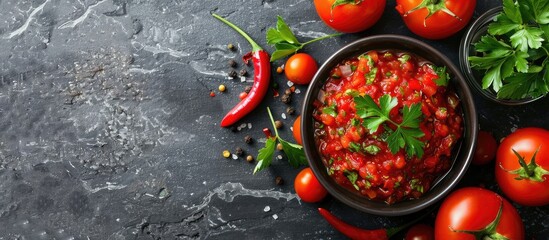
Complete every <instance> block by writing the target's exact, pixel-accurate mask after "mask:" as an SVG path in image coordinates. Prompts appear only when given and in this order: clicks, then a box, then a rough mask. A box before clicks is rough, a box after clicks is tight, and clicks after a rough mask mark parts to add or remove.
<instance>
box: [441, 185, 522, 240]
mask: <svg viewBox="0 0 549 240" xmlns="http://www.w3.org/2000/svg"><path fill="white" fill-rule="evenodd" d="M500 211H501V214H498V213H499V212H500ZM498 215H499V216H498ZM490 225H495V226H493V228H491V227H490ZM473 234H479V238H475V235H473ZM498 235H501V236H504V237H506V239H516V240H521V239H524V225H523V223H522V219H521V218H520V215H519V214H518V212H517V210H516V209H515V208H514V207H513V205H511V204H510V203H509V202H508V201H507V200H505V199H504V198H502V197H501V196H499V195H498V194H496V193H494V192H492V191H490V190H486V189H483V188H478V187H466V188H462V189H458V190H456V191H454V192H453V193H451V194H450V195H449V196H448V197H446V199H444V202H442V205H441V206H440V208H439V210H438V214H437V217H436V220H435V239H445V240H452V239H459V240H475V239H504V238H501V236H498ZM496 236H498V237H500V238H495V237H496Z"/></svg>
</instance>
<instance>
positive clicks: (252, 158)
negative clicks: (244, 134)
mask: <svg viewBox="0 0 549 240" xmlns="http://www.w3.org/2000/svg"><path fill="white" fill-rule="evenodd" d="M246 161H247V162H249V163H251V162H253V161H254V157H253V156H252V155H248V156H247V157H246Z"/></svg>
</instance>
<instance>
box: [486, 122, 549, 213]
mask: <svg viewBox="0 0 549 240" xmlns="http://www.w3.org/2000/svg"><path fill="white" fill-rule="evenodd" d="M496 181H497V183H498V185H499V187H500V188H501V190H502V191H503V193H505V195H506V196H507V197H508V198H509V199H511V200H513V201H515V202H517V203H519V204H521V205H525V206H543V205H547V204H549V131H547V130H545V129H542V128H534V127H531V128H521V129H518V130H516V131H515V132H513V133H511V134H510V135H509V136H507V137H506V138H505V139H503V141H502V142H501V144H500V146H499V148H498V151H497V156H496Z"/></svg>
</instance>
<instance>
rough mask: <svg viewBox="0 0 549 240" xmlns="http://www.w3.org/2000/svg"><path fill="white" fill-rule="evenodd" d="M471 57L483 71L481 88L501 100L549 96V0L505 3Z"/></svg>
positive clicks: (508, 0)
mask: <svg viewBox="0 0 549 240" xmlns="http://www.w3.org/2000/svg"><path fill="white" fill-rule="evenodd" d="M474 47H475V50H476V51H477V52H479V53H481V54H482V56H470V57H469V62H470V63H471V67H472V68H474V69H476V70H483V71H484V73H485V74H484V77H483V78H482V87H483V88H484V89H489V88H490V87H491V88H492V90H493V91H494V92H495V93H497V97H498V98H501V99H522V98H535V97H538V96H543V95H546V94H547V93H549V0H521V1H518V0H503V12H502V13H500V14H499V15H498V16H497V17H496V19H495V21H494V22H492V23H490V25H489V26H488V34H486V35H485V36H482V37H481V38H480V41H478V42H477V43H475V44H474Z"/></svg>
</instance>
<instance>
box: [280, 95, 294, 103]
mask: <svg viewBox="0 0 549 240" xmlns="http://www.w3.org/2000/svg"><path fill="white" fill-rule="evenodd" d="M280 100H281V101H282V102H283V103H285V104H289V103H290V102H292V96H291V95H286V94H284V95H282V97H281V98H280Z"/></svg>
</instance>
